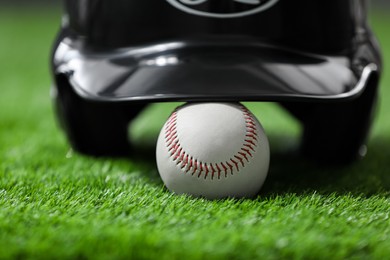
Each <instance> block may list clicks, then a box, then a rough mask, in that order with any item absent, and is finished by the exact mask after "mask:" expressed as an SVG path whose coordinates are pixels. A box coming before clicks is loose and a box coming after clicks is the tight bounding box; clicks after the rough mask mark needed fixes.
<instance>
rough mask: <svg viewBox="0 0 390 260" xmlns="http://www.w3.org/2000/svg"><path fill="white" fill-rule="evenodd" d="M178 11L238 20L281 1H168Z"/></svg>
mask: <svg viewBox="0 0 390 260" xmlns="http://www.w3.org/2000/svg"><path fill="white" fill-rule="evenodd" d="M166 1H167V2H168V3H170V4H171V5H173V6H174V7H176V8H177V9H179V10H181V11H183V12H186V13H189V14H193V15H198V16H205V17H212V18H238V17H244V16H249V15H253V14H256V13H259V12H262V11H265V10H267V9H268V8H271V7H272V6H274V5H275V4H276V3H277V2H279V0H166Z"/></svg>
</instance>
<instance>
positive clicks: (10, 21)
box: [0, 9, 390, 259]
mask: <svg viewBox="0 0 390 260" xmlns="http://www.w3.org/2000/svg"><path fill="white" fill-rule="evenodd" d="M58 15H59V13H58V11H53V10H50V9H49V10H35V11H34V12H32V11H30V12H29V11H28V10H25V11H20V10H19V11H16V10H13V11H12V10H4V9H2V10H1V11H0V259H12V258H13V259H57V258H61V259H87V258H90V259H115V258H118V259H129V258H137V259H150V258H154V259H204V258H210V259H242V258H245V259H252V258H266V259H280V258H286V259H290V258H295V259H300V258H306V259H342V258H377V259H383V258H388V256H389V254H390V224H389V223H390V220H389V214H390V193H389V191H390V170H388V168H387V167H388V166H389V159H388V158H389V155H390V131H389V130H390V120H388V111H390V100H389V99H390V89H389V88H388V85H389V84H390V78H389V74H385V77H384V80H383V84H382V96H381V107H380V110H379V114H378V117H377V121H376V124H375V127H374V129H373V133H372V136H371V139H370V143H369V154H368V156H367V157H366V158H365V159H364V160H363V161H360V162H358V163H356V164H354V165H352V166H350V167H347V168H342V169H320V168H318V167H316V166H315V165H312V164H309V163H308V162H306V161H304V160H303V159H302V158H299V157H296V156H292V155H291V153H290V150H291V149H292V148H294V146H295V145H296V144H297V142H298V141H297V137H298V135H299V130H300V129H299V126H298V125H297V123H296V122H294V121H293V120H292V119H291V118H289V117H288V116H287V115H286V114H285V113H284V112H283V111H282V110H280V109H279V108H278V107H276V106H274V105H272V104H260V105H258V104H249V107H250V108H251V109H252V110H253V111H254V112H255V114H256V115H258V116H259V117H260V119H261V121H262V122H263V124H264V126H265V128H266V129H267V131H268V132H269V133H272V134H270V141H271V145H272V148H273V149H274V150H273V153H272V156H273V159H272V165H271V170H270V175H269V178H268V179H267V181H266V183H265V186H264V189H263V191H262V193H261V194H260V196H259V197H258V198H256V199H254V200H238V201H237V200H223V201H207V200H204V199H193V198H189V197H186V196H176V195H173V194H171V193H170V192H168V191H167V190H166V189H165V188H164V186H163V183H162V182H161V180H160V178H159V176H158V173H157V170H156V166H155V163H154V157H153V156H150V157H147V156H143V157H140V158H136V159H133V160H131V159H130V158H129V159H128V160H125V159H123V160H114V159H95V158H89V157H84V156H81V155H78V154H74V153H72V152H71V151H70V149H69V146H68V144H67V142H66V140H65V138H64V137H63V135H62V133H61V132H60V131H59V130H58V127H57V126H56V124H55V120H54V115H53V112H52V106H51V100H50V97H49V86H50V77H49V76H48V75H49V73H48V71H49V69H48V68H49V65H48V64H49V57H48V50H49V47H50V44H51V42H52V39H53V37H54V34H55V32H56V30H57V27H58V24H59V16H58ZM373 24H374V27H375V29H376V31H377V34H378V35H379V38H380V40H381V42H382V45H383V46H384V47H386V48H385V52H384V54H385V59H386V60H390V52H389V51H390V49H389V48H387V46H390V37H388V36H389V35H387V34H388V25H389V24H390V18H389V17H388V15H386V14H385V13H375V16H373ZM172 107H173V105H170V104H168V105H157V106H154V107H152V108H150V109H149V110H148V111H146V112H145V115H144V116H143V117H142V118H140V120H139V121H138V122H137V123H136V124H135V125H134V126H133V130H134V131H135V134H134V136H133V138H136V139H137V140H138V142H139V145H143V146H146V147H151V146H153V142H154V141H155V139H156V135H157V134H158V131H159V128H160V127H161V125H162V124H163V121H164V119H165V118H166V117H167V116H168V114H169V113H170V110H171V109H172ZM149 117H152V118H153V119H154V120H150V119H149ZM151 121H153V123H150V122H151ZM286 144H287V145H286Z"/></svg>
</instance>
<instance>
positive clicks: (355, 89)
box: [52, 0, 381, 154]
mask: <svg viewBox="0 0 390 260" xmlns="http://www.w3.org/2000/svg"><path fill="white" fill-rule="evenodd" d="M64 6H65V13H64V18H63V25H62V28H61V32H60V34H59V37H58V39H57V41H56V43H55V50H54V53H53V63H52V64H53V75H54V78H55V82H56V84H55V85H56V88H55V89H56V90H57V94H58V95H57V104H58V108H59V109H58V111H59V117H60V118H61V121H62V122H63V126H64V128H65V129H66V131H67V133H68V137H69V139H70V140H71V142H72V143H73V146H74V147H76V149H77V147H78V146H79V145H78V143H81V142H82V141H74V140H76V139H80V140H82V139H85V138H84V137H75V136H76V134H75V133H72V132H73V130H74V129H77V128H80V127H79V125H81V124H85V123H80V122H73V121H75V119H74V117H76V116H74V115H72V116H70V112H69V111H70V110H72V109H74V110H76V109H75V108H69V107H76V105H75V104H72V105H70V103H72V102H73V101H71V100H78V102H79V103H80V104H83V105H82V106H86V107H87V108H86V109H87V110H88V109H92V108H91V107H94V106H96V107H97V108H96V109H100V110H99V111H100V112H99V113H100V114H101V115H103V114H105V113H106V112H104V111H109V110H110V109H111V108H112V110H113V111H116V112H112V113H114V114H120V113H119V112H118V111H120V110H127V111H133V113H129V112H127V113H128V114H130V116H127V117H126V120H127V121H128V120H131V119H132V118H133V117H134V116H135V115H136V114H137V113H138V112H139V111H140V110H141V109H142V107H143V106H144V105H146V104H148V103H150V102H157V101H276V102H279V103H281V104H282V105H283V106H284V107H286V108H287V109H288V110H289V111H290V112H291V113H292V114H293V115H294V116H296V117H297V118H298V119H299V120H300V121H301V122H302V123H303V125H304V129H305V131H304V138H303V147H306V146H309V147H311V146H313V144H314V143H316V145H317V143H318V142H320V141H319V140H314V141H310V140H311V139H316V138H314V137H312V138H309V136H311V134H308V133H317V134H316V135H319V136H322V135H321V134H320V132H319V131H320V130H319V129H314V128H316V127H314V123H313V122H314V121H315V118H318V116H322V117H329V120H330V119H331V118H332V116H330V115H331V114H332V113H333V112H334V111H333V110H335V111H339V110H340V109H341V110H342V111H347V110H356V108H357V106H358V105H359V106H361V104H360V103H359V102H363V103H364V109H363V110H364V111H363V112H361V113H360V118H359V119H356V123H353V122H352V121H351V122H350V124H349V125H351V126H349V128H351V127H352V125H355V126H357V124H358V123H357V122H359V123H360V124H363V125H364V126H365V127H363V128H367V129H366V130H364V131H363V132H364V133H361V134H359V137H356V138H354V140H353V141H351V143H354V145H352V146H353V147H354V148H353V150H354V151H353V152H354V154H356V152H357V151H358V150H359V149H360V147H361V145H362V143H363V140H365V138H366V136H367V132H368V126H369V125H370V122H371V121H370V118H371V112H368V111H372V107H373V106H374V104H375V102H374V100H375V97H376V92H377V82H378V78H379V75H380V71H381V58H380V52H379V48H378V46H377V43H376V40H375V38H374V36H373V34H372V32H371V29H370V27H369V25H368V24H367V17H366V16H367V2H366V1H365V0H345V1H339V0H329V1H312V0H295V1H290V0H228V1H227V0H158V1H156V0H154V1H144V0H132V1H128V0H116V1H105V0H84V1H80V0H65V1H64ZM65 89H68V90H65ZM64 93H68V94H64ZM69 93H72V94H69ZM67 95H68V96H72V97H68V96H67ZM359 100H362V101H359ZM329 102H332V104H333V105H326V104H327V103H329ZM355 103H359V104H355ZM320 104H321V105H320ZM308 106H310V110H311V111H316V116H315V115H311V114H308V112H307V110H308ZM338 106H340V107H339V108H337V107H338ZM344 107H348V109H347V108H344ZM78 110H82V108H81V105H79V108H78ZM332 111H333V112H332ZM90 113H92V112H85V114H88V117H89V119H88V120H89V121H91V122H92V121H93V120H92V119H91V118H90V117H91V116H90V115H89V114H90ZM112 113H111V114H112ZM345 113H346V116H348V113H351V112H348V113H347V112H345ZM362 118H363V119H362ZM88 120H87V121H88ZM120 120H122V121H123V124H125V121H126V120H125V119H123V118H122V119H117V120H116V122H119V121H120ZM332 120H335V119H332ZM337 120H339V121H341V119H337ZM76 121H77V120H76ZM79 121H82V120H81V119H79ZM95 121H97V119H96V120H95ZM102 121H104V120H102ZM127 123H128V122H126V124H127ZM335 123H337V122H335ZM90 124H91V125H92V124H95V123H90ZM113 124H114V123H113ZM84 127H85V128H87V129H88V127H86V126H84ZM347 128H348V127H347V126H346V127H345V129H346V131H347V132H345V133H344V134H349V133H348V131H350V130H347ZM349 128H348V129H349ZM72 129H73V130H72ZM310 129H314V130H310ZM88 131H89V132H90V131H92V129H91V130H88ZM95 131H96V130H95ZM110 131H111V130H110ZM110 131H108V132H110ZM341 132H342V131H340V133H341ZM313 135H314V134H313ZM82 136H85V134H84V135H82ZM321 138H323V137H321ZM317 139H318V138H317ZM339 139H340V137H339ZM347 139H348V138H347ZM350 139H353V138H352V137H351V138H350ZM121 140H122V142H123V138H122V139H121ZM305 140H306V141H305ZM321 142H322V141H321ZM305 143H309V145H305ZM89 146H92V145H89ZM349 146H351V145H349ZM85 147H88V145H85ZM102 147H103V146H102ZM126 147H127V146H126ZM358 147H359V148H358ZM116 148H118V147H116ZM116 148H115V147H112V150H121V149H116ZM99 149H100V148H99ZM99 149H97V148H91V149H86V150H85V149H84V148H79V149H78V150H80V151H84V150H85V152H87V153H92V154H105V153H106V152H104V151H105V148H104V147H103V148H101V149H102V150H101V152H99V151H98V150H99ZM123 149H124V148H123ZM108 150H109V149H107V151H108ZM125 150H126V149H125ZM308 150H312V148H308ZM325 150H326V149H325ZM94 151H95V152H94ZM107 153H108V154H111V152H107Z"/></svg>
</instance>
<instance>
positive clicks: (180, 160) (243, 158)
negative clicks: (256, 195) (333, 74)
mask: <svg viewBox="0 0 390 260" xmlns="http://www.w3.org/2000/svg"><path fill="white" fill-rule="evenodd" d="M240 108H241V111H242V113H243V116H244V121H245V126H246V134H245V140H244V143H243V145H242V147H241V148H240V149H239V150H238V151H237V152H236V154H235V155H233V157H232V158H229V159H228V160H226V161H224V162H218V163H207V162H201V161H199V160H198V159H196V158H193V156H191V155H189V154H188V153H187V152H186V151H185V150H184V149H183V147H181V145H180V140H179V137H178V133H177V116H178V111H177V110H176V111H174V112H173V113H172V114H171V116H170V117H169V119H168V121H167V123H166V126H165V143H166V146H167V147H168V151H169V153H170V156H171V158H172V160H173V161H174V162H175V163H176V165H178V166H179V167H180V168H181V169H182V170H183V171H184V173H189V174H191V175H195V174H196V173H197V177H198V178H200V177H202V176H203V177H204V179H207V177H208V176H209V175H211V179H212V180H213V179H214V178H215V177H216V176H217V177H218V179H220V178H221V175H222V174H223V173H224V174H225V178H226V177H227V176H228V173H229V172H230V174H231V175H234V173H235V172H237V173H238V172H240V169H241V168H244V167H245V166H246V163H248V162H249V159H250V158H251V157H253V153H254V152H256V150H255V147H257V143H258V129H257V124H256V120H255V119H254V117H253V115H252V113H251V112H250V111H249V110H248V109H247V108H245V107H244V106H240Z"/></svg>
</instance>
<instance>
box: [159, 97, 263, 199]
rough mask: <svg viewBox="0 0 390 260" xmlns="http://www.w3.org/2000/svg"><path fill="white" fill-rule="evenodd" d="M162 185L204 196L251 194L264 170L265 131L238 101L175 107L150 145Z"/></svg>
mask: <svg viewBox="0 0 390 260" xmlns="http://www.w3.org/2000/svg"><path fill="white" fill-rule="evenodd" d="M156 158H157V167H158V170H159V173H160V176H161V178H162V180H163V182H164V183H165V185H166V187H167V188H168V189H169V190H170V191H173V192H175V193H177V194H189V195H192V196H195V197H205V198H208V199H219V198H227V197H234V198H242V197H254V196H255V195H256V194H257V193H258V192H259V190H260V188H261V186H262V185H263V183H264V180H265V178H266V176H267V173H268V167H269V160H270V153H269V144H268V139H267V136H266V135H265V133H264V130H263V127H262V126H261V124H260V122H259V121H258V120H257V119H256V118H255V116H254V115H253V114H252V113H251V112H250V111H249V110H248V109H247V108H246V107H244V106H243V105H241V104H239V103H193V104H186V105H184V106H181V107H178V108H177V109H175V111H174V112H173V113H172V114H171V116H170V117H169V119H168V120H167V122H166V123H165V125H164V126H163V128H162V130H161V132H160V135H159V138H158V141H157V148H156Z"/></svg>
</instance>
